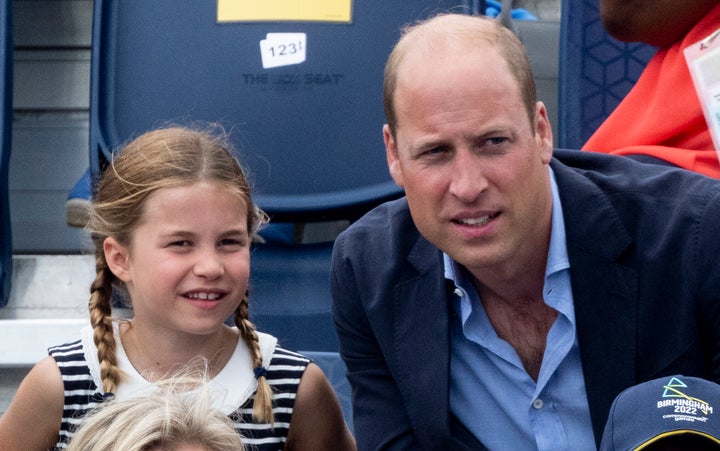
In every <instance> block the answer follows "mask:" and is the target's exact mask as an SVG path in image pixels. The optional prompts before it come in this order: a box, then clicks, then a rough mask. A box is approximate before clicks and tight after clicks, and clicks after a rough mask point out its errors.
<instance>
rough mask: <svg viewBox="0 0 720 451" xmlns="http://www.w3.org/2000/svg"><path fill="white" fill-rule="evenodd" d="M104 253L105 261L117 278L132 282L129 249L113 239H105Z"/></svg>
mask: <svg viewBox="0 0 720 451" xmlns="http://www.w3.org/2000/svg"><path fill="white" fill-rule="evenodd" d="M103 252H104V253H105V261H106V262H107V264H108V267H109V268H110V271H112V273H113V274H115V277H117V278H118V279H120V280H122V281H123V282H125V283H127V282H130V280H131V277H130V251H129V249H128V248H127V247H125V246H123V245H122V244H120V243H118V242H117V240H116V239H115V238H113V237H108V238H105V241H103Z"/></svg>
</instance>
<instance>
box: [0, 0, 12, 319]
mask: <svg viewBox="0 0 720 451" xmlns="http://www.w3.org/2000/svg"><path fill="white" fill-rule="evenodd" d="M11 8H12V2H11V1H10V0H0V96H1V97H0V98H1V99H2V100H1V104H0V307H2V306H4V305H6V304H7V301H8V298H9V297H10V283H11V280H12V233H11V231H10V197H9V193H8V191H9V186H8V167H9V165H10V147H11V132H12V99H13V39H12V9H11Z"/></svg>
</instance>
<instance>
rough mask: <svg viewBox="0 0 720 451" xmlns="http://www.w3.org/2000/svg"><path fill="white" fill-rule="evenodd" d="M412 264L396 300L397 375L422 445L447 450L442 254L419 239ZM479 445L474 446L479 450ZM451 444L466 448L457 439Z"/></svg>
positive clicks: (411, 256) (397, 289)
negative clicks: (456, 441) (419, 394)
mask: <svg viewBox="0 0 720 451" xmlns="http://www.w3.org/2000/svg"><path fill="white" fill-rule="evenodd" d="M408 262H409V264H410V267H409V268H408V272H407V278H405V279H404V280H401V281H400V282H399V283H398V284H397V285H396V286H395V292H394V299H393V303H394V309H393V314H394V333H395V337H394V343H395V347H394V352H395V360H396V361H397V362H398V366H397V374H396V377H397V378H399V379H400V381H401V382H400V383H399V384H398V385H399V387H400V389H401V391H402V394H403V398H404V400H405V403H406V404H407V409H406V411H407V412H408V416H409V417H410V422H411V423H412V425H413V428H414V430H415V433H416V435H417V437H418V440H419V441H420V443H423V444H424V445H425V446H426V447H427V449H449V448H448V447H449V446H451V445H450V444H451V443H453V441H452V438H451V436H450V409H449V405H448V403H449V396H448V392H449V384H450V381H449V371H450V339H449V326H448V324H449V320H448V317H449V311H448V302H447V292H446V285H445V279H444V276H443V271H442V257H441V253H440V251H439V250H438V249H437V248H436V247H434V246H432V245H431V244H430V243H428V242H427V241H426V240H425V239H423V238H418V240H417V242H416V244H415V246H414V247H413V249H412V250H411V252H410V254H409V255H408ZM418 393H422V394H423V396H417V394H418ZM438 419H443V420H442V421H438ZM473 440H474V438H473ZM475 443H476V446H474V447H473V448H474V449H480V448H478V447H479V446H480V445H479V443H478V442H477V441H476V442H475ZM453 446H454V447H455V449H462V445H460V444H458V443H455V445H453ZM466 446H467V445H466ZM458 447H460V448H458Z"/></svg>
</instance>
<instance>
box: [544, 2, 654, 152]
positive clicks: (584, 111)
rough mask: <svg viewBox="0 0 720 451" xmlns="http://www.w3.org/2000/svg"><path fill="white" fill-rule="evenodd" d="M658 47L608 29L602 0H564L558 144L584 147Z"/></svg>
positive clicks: (567, 146) (561, 33)
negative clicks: (627, 39) (626, 40)
mask: <svg viewBox="0 0 720 451" xmlns="http://www.w3.org/2000/svg"><path fill="white" fill-rule="evenodd" d="M655 51H656V49H655V48H654V47H652V46H649V45H646V44H642V43H624V42H621V41H618V40H617V39H615V38H613V37H611V36H610V35H608V34H607V32H606V31H605V29H604V27H603V24H602V21H601V19H600V13H599V10H598V0H572V1H563V2H562V16H561V19H560V67H559V69H558V77H559V80H558V83H559V85H558V109H559V111H558V135H559V136H558V140H557V141H558V147H562V148H568V149H580V148H581V147H582V145H583V144H584V143H585V141H586V140H587V139H588V138H589V137H590V135H592V133H593V132H594V131H595V130H596V129H597V128H598V126H599V125H600V124H601V123H602V122H603V121H604V120H605V118H607V116H608V115H609V114H610V113H611V112H612V111H613V110H614V109H615V107H616V106H617V105H618V103H620V101H621V100H622V99H623V98H624V97H625V95H626V94H627V93H628V91H630V89H631V88H632V86H633V85H634V84H635V82H636V81H637V79H638V77H639V76H640V73H641V72H642V71H643V69H644V68H645V66H646V65H647V62H648V60H649V59H650V58H651V57H652V55H653V54H654V53H655Z"/></svg>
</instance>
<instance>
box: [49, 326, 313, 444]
mask: <svg viewBox="0 0 720 451" xmlns="http://www.w3.org/2000/svg"><path fill="white" fill-rule="evenodd" d="M49 353H50V355H51V356H53V358H54V359H55V361H56V362H57V365H58V367H59V368H60V373H61V375H62V379H63V384H64V390H65V407H64V408H63V418H62V425H61V428H60V436H59V437H58V443H57V444H56V448H55V449H57V450H61V449H65V448H66V447H67V443H68V442H69V440H70V438H72V436H73V431H74V430H75V429H76V428H77V427H78V426H79V425H80V423H82V418H83V417H84V416H85V415H86V414H87V413H88V411H90V410H91V409H93V408H94V407H96V406H97V405H98V404H100V403H102V402H103V393H102V390H101V389H100V388H99V387H98V386H97V385H96V384H95V382H94V381H93V377H92V375H91V374H90V369H89V368H88V365H87V362H86V361H85V356H84V353H83V347H82V344H81V342H80V340H78V341H75V342H72V343H68V344H64V345H60V346H55V347H52V348H50V349H49ZM308 363H310V360H309V359H308V358H306V357H305V356H303V355H301V354H298V353H296V352H292V351H289V350H286V349H284V348H281V347H276V348H275V352H274V353H273V357H272V359H271V360H270V366H269V367H268V368H267V375H266V379H267V381H268V383H269V384H270V387H272V390H273V396H272V400H273V413H274V416H275V424H274V425H273V426H271V425H270V424H267V423H256V422H254V421H253V418H252V405H253V401H254V400H255V394H253V396H251V398H250V399H248V400H247V401H246V402H245V403H244V404H243V405H242V406H241V407H240V408H239V409H238V410H236V411H235V412H234V413H232V414H231V415H230V418H231V419H232V420H233V423H234V425H235V429H236V430H237V431H238V433H240V434H241V435H242V436H243V443H244V444H245V447H246V449H247V450H248V451H270V450H282V449H284V448H285V442H286V439H287V434H288V429H289V427H290V420H291V417H292V413H293V406H294V405H295V394H296V393H297V389H298V385H299V384H300V378H302V375H303V372H304V371H305V368H307V365H308Z"/></svg>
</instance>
